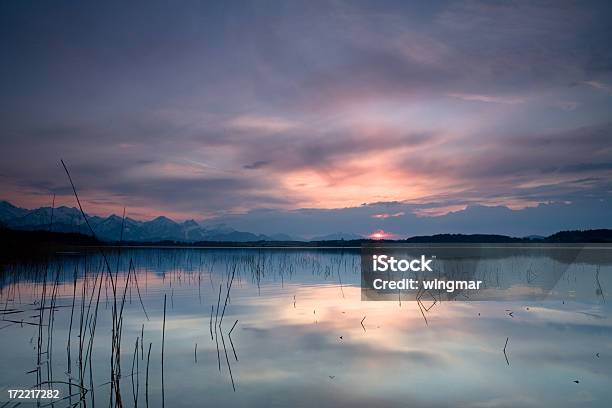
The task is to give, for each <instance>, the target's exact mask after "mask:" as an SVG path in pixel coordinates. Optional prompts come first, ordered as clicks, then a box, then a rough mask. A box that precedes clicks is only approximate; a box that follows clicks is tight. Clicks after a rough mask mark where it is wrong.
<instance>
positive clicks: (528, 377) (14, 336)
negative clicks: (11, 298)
mask: <svg viewBox="0 0 612 408" xmlns="http://www.w3.org/2000/svg"><path fill="white" fill-rule="evenodd" d="M329 256H334V255H333V254H330V255H329ZM305 258H308V259H310V260H312V259H316V261H317V263H318V264H319V265H320V267H321V269H320V270H321V271H325V269H326V267H328V266H329V265H334V262H335V261H334V260H331V259H328V258H326V255H321V254H317V255H312V256H310V257H305ZM267 259H268V260H267V262H268V264H270V265H276V266H278V265H282V264H283V262H284V261H283V262H277V261H271V260H270V258H267ZM183 261H184V259H182V258H180V259H179V260H178V261H176V262H172V263H164V264H163V265H161V266H160V267H159V268H149V267H145V266H139V267H138V268H137V270H138V282H139V285H140V288H141V290H142V295H143V302H144V304H145V307H146V308H147V312H148V314H149V316H150V321H147V320H146V318H145V316H144V314H143V312H142V310H141V306H140V304H139V301H138V298H137V294H136V290H135V288H132V293H131V302H129V301H128V303H126V312H125V316H124V318H125V323H124V324H125V327H124V341H125V345H124V348H125V351H124V352H125V358H124V361H126V364H128V363H129V362H130V361H131V350H132V349H133V346H134V340H135V339H136V337H137V336H138V335H139V334H140V330H141V325H142V324H145V330H144V334H145V336H144V337H145V342H146V343H145V344H148V342H153V352H152V361H151V367H152V373H151V375H152V378H151V382H152V383H154V384H155V387H156V388H155V389H154V390H152V391H151V392H152V395H151V400H152V401H155V404H152V405H154V406H155V405H156V404H157V402H158V401H159V393H158V389H157V387H158V384H159V353H160V340H161V321H162V313H163V296H164V294H166V295H167V296H168V310H167V321H166V346H165V347H166V349H165V352H166V361H165V364H166V366H165V370H166V371H165V381H166V403H167V404H168V405H171V406H196V405H202V399H201V397H200V398H198V397H197V396H195V395H194V393H196V394H197V393H201V394H202V395H203V394H205V395H206V403H207V404H210V405H213V406H247V405H248V406H275V405H276V406H314V405H316V406H357V407H359V406H363V407H365V406H382V407H384V406H389V407H396V406H407V405H410V406H416V407H448V406H449V401H452V405H453V406H463V407H533V406H568V407H570V406H571V407H574V406H583V405H585V404H588V405H590V406H596V407H597V406H600V407H604V406H607V405H608V404H609V401H610V399H612V390H610V387H609V383H610V380H611V379H612V364H610V361H611V360H612V342H611V341H610V339H611V338H612V320H611V319H610V317H609V316H610V311H611V310H610V309H611V307H610V306H609V305H607V304H595V303H579V302H566V303H562V302H561V301H545V302H531V303H527V302H443V303H439V304H437V305H435V306H434V307H433V308H432V309H431V311H430V312H428V313H426V316H427V320H428V323H429V324H426V323H425V321H424V319H423V316H422V314H421V311H420V310H419V308H418V307H417V304H416V303H415V302H407V301H405V302H402V303H401V304H400V302H399V301H397V300H396V301H390V302H362V301H361V295H360V288H359V287H357V286H356V285H355V282H356V279H355V274H354V273H353V272H354V271H352V270H351V271H349V270H341V273H340V278H341V279H342V282H343V285H342V287H340V285H339V283H338V275H337V274H336V273H335V272H334V273H332V274H327V273H321V274H317V273H314V272H312V271H311V272H310V273H309V272H308V268H309V265H311V264H309V263H303V264H301V266H299V267H296V268H295V269H294V270H293V273H292V275H291V276H289V274H286V275H285V276H284V280H281V279H279V271H268V272H267V273H266V274H265V275H263V276H262V277H261V279H259V280H257V279H255V278H254V276H253V275H251V274H249V273H247V270H246V269H245V270H242V271H241V274H240V276H238V277H237V278H236V281H235V282H234V286H233V288H232V291H231V296H230V299H229V302H228V306H227V309H226V314H225V317H224V320H223V325H222V330H223V332H224V335H225V336H226V337H225V342H226V346H227V347H228V353H229V357H230V358H229V360H230V361H229V362H230V364H231V367H232V371H233V375H234V378H235V381H236V385H237V392H236V393H234V392H233V391H232V387H231V383H230V379H229V377H228V371H227V364H226V361H225V354H224V350H223V348H221V349H220V351H219V354H217V348H216V344H215V342H214V341H213V340H211V336H210V314H211V306H212V305H214V306H215V308H216V305H217V301H218V294H219V286H221V288H222V294H221V301H220V302H221V307H223V301H224V296H225V293H226V292H225V290H226V284H227V278H226V276H227V275H226V265H225V264H224V263H222V262H217V265H216V266H215V267H213V268H207V267H202V268H199V269H198V268H197V267H194V266H193V265H183V264H182V263H181V262H183ZM166 267H167V268H166ZM153 269H155V270H157V269H159V270H161V273H159V272H155V273H154V272H152V270H153ZM200 271H201V272H202V273H201V274H200V273H199V272H200ZM208 271H211V272H210V273H209V272H208ZM334 271H335V269H334ZM68 275H69V277H68V278H67V279H66V281H64V282H62V283H60V285H59V287H58V292H59V293H61V294H62V295H63V296H64V297H62V298H61V299H60V303H61V304H62V305H66V304H68V300H69V299H71V296H72V290H73V287H72V281H71V279H70V277H71V276H72V275H71V274H68ZM124 277H125V275H121V274H120V282H121V281H123V279H124ZM88 279H89V283H88V286H87V288H91V287H92V286H91V283H92V282H93V279H94V276H93V275H90V276H89V278H88ZM80 282H82V281H79V285H80ZM78 288H79V289H80V286H78ZM38 289H39V288H36V287H35V286H34V284H33V283H32V282H25V283H21V284H19V290H18V291H16V290H12V289H10V288H9V289H7V291H5V292H4V293H5V295H4V296H6V294H7V293H17V292H18V293H20V294H21V301H22V302H24V303H25V302H28V301H31V300H32V299H33V295H35V294H36V293H37V290H38ZM77 292H78V290H77ZM102 296H103V297H104V296H105V288H104V287H103V295H102ZM128 296H129V292H128ZM294 296H295V298H294ZM29 297H30V299H28V298H29ZM102 301H103V302H104V301H105V299H103V300H102ZM294 301H295V305H294ZM78 304H79V302H78V299H77V306H78ZM109 310H110V309H107V308H106V307H104V308H103V309H102V304H101V313H102V314H103V315H104V316H106V314H107V313H109ZM69 311H70V308H61V309H59V310H58V312H57V315H56V327H55V329H54V330H55V334H56V336H57V337H58V339H60V340H61V341H60V340H58V344H60V343H62V345H63V342H64V341H65V338H66V330H67V318H69V315H70V313H69ZM509 311H511V312H512V313H513V314H512V316H510V315H509ZM364 316H365V320H363V327H362V325H361V321H362V319H363V318H364ZM214 317H215V316H213V319H214ZM235 320H239V323H238V325H237V326H236V329H235V330H234V332H233V333H232V340H233V344H234V346H235V348H236V353H237V357H238V360H239V361H235V360H234V358H233V353H232V350H231V348H230V345H229V344H228V337H227V332H228V331H229V329H230V328H231V326H232V324H233V323H234V321H235ZM364 327H365V329H364ZM108 328H109V326H108V320H107V319H101V320H100V322H99V328H98V334H97V335H96V336H97V337H96V346H97V347H99V348H98V349H97V351H96V354H95V355H94V360H93V361H94V364H95V365H96V367H97V369H98V370H99V371H98V374H96V376H97V378H98V379H99V380H100V381H101V380H103V379H106V377H107V368H108V360H107V355H104V351H105V350H106V348H107V346H108V344H110V343H109V339H108V336H109V330H108ZM3 332H4V333H2V334H3V336H4V337H3V340H2V343H1V344H2V346H3V348H2V350H3V352H2V353H3V356H7V358H6V361H10V363H11V364H15V365H16V366H18V365H19V361H24V367H23V372H25V371H26V370H29V369H31V367H30V365H31V364H30V363H31V362H32V358H31V356H29V355H28V354H27V353H29V352H31V350H29V348H28V349H27V350H26V348H23V347H20V346H19V345H20V344H21V345H22V344H23V343H24V342H26V343H27V340H28V339H29V338H30V337H31V336H32V333H34V330H28V329H27V328H26V329H21V328H19V327H12V328H10V329H6V330H3ZM26 337H27V338H26ZM341 337H342V338H341ZM506 338H509V344H508V357H509V362H510V366H508V365H507V364H506V361H505V359H504V355H503V352H502V349H503V346H504V342H505V340H506ZM195 343H198V351H197V357H198V362H197V364H196V363H195V361H194V354H195V353H194V352H195V350H194V346H195ZM220 343H221V341H220ZM56 349H57V350H59V349H61V347H58V348H56ZM13 352H15V354H16V355H17V356H19V359H15V358H12V357H9V356H11V355H12V354H13ZM145 352H146V350H145ZM57 353H59V351H58V352H57ZM595 353H599V357H596V356H595ZM218 357H220V359H221V370H220V371H219V368H218V367H219V360H218ZM62 358H65V357H63V356H61V355H60V357H58V359H59V360H58V363H57V364H58V365H61V364H63V363H64V360H61V359H62ZM61 367H62V368H63V365H61ZM19 375H21V374H19ZM15 378H21V377H17V375H16V374H15V376H13V374H7V373H2V374H0V383H2V384H14V381H21V380H16V379H15ZM574 379H579V380H580V384H574V383H573V382H572V381H573V380H574ZM141 381H142V378H141ZM128 382H129V381H128ZM125 390H126V392H127V390H129V385H128V384H127V383H126V388H125ZM99 394H101V395H103V394H104V393H99Z"/></svg>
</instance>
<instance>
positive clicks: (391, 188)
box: [0, 1, 612, 233]
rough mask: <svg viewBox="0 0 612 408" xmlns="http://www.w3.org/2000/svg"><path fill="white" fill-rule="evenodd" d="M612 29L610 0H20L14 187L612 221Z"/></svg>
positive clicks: (5, 58) (142, 201)
mask: <svg viewBox="0 0 612 408" xmlns="http://www.w3.org/2000/svg"><path fill="white" fill-rule="evenodd" d="M611 21H612V4H610V3H609V2H591V1H582V2H565V1H550V2H540V1H525V2H510V1H508V2H479V1H467V2H463V1H458V2H455V1H452V2H435V1H433V2H407V1H372V2H368V1H329V2H328V1H325V2H323V1H310V2H287V1H278V2H275V1H257V2H248V1H240V2H234V1H224V2H207V1H201V2H199V1H198V2H189V1H185V2H180V3H175V2H167V1H164V2H158V1H143V2H137V1H134V2H129V4H128V2H112V1H110V2H98V3H93V2H80V1H72V2H67V1H54V2H40V1H5V2H2V3H0V60H1V61H2V63H1V64H0V89H2V91H1V92H0V192H1V193H0V198H1V199H4V200H8V201H10V202H12V203H14V204H16V205H20V206H23V207H27V208H32V207H38V206H42V205H50V204H51V201H52V196H53V194H56V204H66V205H70V206H73V205H74V204H75V203H74V198H73V197H72V196H71V190H70V186H69V184H68V181H67V178H66V175H65V174H64V171H63V169H62V167H61V164H60V159H63V160H64V161H65V162H66V164H67V165H68V167H69V169H70V171H71V173H72V176H73V178H74V180H75V183H76V185H77V188H78V190H79V192H80V194H81V198H82V199H83V202H84V204H85V207H86V209H87V211H88V212H89V213H92V214H101V215H104V214H105V215H108V214H110V213H119V214H120V213H121V212H122V211H123V208H124V207H125V208H126V212H127V214H128V215H130V216H132V217H133V218H140V219H147V218H152V217H155V216H157V215H160V214H163V215H166V216H169V217H172V218H175V219H188V218H194V219H197V220H208V222H221V221H223V222H226V221H232V220H233V222H234V223H235V224H236V225H248V226H250V227H252V228H253V229H256V230H257V229H259V230H267V229H269V228H267V226H268V225H269V224H270V222H277V223H278V222H280V221H279V220H288V219H289V218H290V219H291V220H292V221H291V222H293V224H291V225H292V226H293V227H295V228H296V229H299V228H302V229H304V228H305V226H304V225H301V224H300V223H302V224H303V222H304V220H303V219H301V218H300V217H299V215H300V214H303V213H304V212H309V213H312V214H324V215H325V214H342V216H343V217H346V218H347V219H348V221H347V224H348V225H353V226H354V225H363V227H359V228H356V227H354V228H352V229H353V230H358V231H360V232H361V233H368V232H371V231H374V230H376V229H379V228H383V226H384V227H385V228H387V229H390V230H392V231H397V233H402V231H404V230H405V229H406V228H411V226H413V225H414V224H413V223H415V222H416V223H419V222H423V219H429V220H434V219H435V218H436V217H439V216H448V215H449V214H450V215H452V214H453V213H455V212H461V211H468V210H469V209H470V208H472V209H474V208H476V209H477V208H482V206H496V208H497V207H499V206H502V207H508V208H509V209H511V210H514V211H515V212H516V213H519V212H520V213H521V214H535V213H537V211H533V210H534V209H536V210H537V209H539V210H540V212H543V213H545V212H546V211H548V212H551V211H553V210H552V209H553V208H565V210H563V211H561V212H558V213H556V214H557V218H555V220H557V221H551V224H549V225H547V227H546V228H545V229H546V230H554V229H555V228H556V227H557V226H558V227H559V228H561V227H563V223H562V222H561V223H560V224H559V221H558V220H563V219H565V218H564V217H568V216H569V217H570V218H571V217H572V216H577V214H579V213H581V212H584V211H590V209H593V208H595V207H597V208H600V210H601V212H597V213H594V214H596V215H597V217H595V218H594V219H593V217H591V218H590V219H589V220H590V221H585V220H586V218H585V220H583V221H576V220H570V221H571V223H573V224H572V225H577V226H585V227H586V226H597V224H598V221H597V220H602V218H603V217H605V215H607V214H612V212H611V211H610V209H611V206H610V202H611V198H612V197H611V195H612V177H611V176H612V143H611V141H612V136H611V130H612V117H611V115H610V114H611V112H612V23H611ZM564 206H565V207H564ZM383 207H384V208H387V207H389V208H391V207H392V208H393V212H390V213H387V212H385V211H381V208H383ZM384 208H383V209H384ZM466 208H467V210H466ZM567 208H571V209H572V211H570V212H567ZM545 209H547V210H546V211H545ZM528 210H532V211H531V212H530V211H528ZM521 211H523V212H521ZM525 211H526V212H525ZM262 213H265V214H267V217H265V219H262V218H261V214H262ZM296 214H297V215H296ZM385 214H386V215H385ZM513 214H514V213H513ZM538 214H539V213H538ZM568 214H569V215H568ZM377 215H380V217H376V216H377ZM326 216H327V215H325V216H323V215H322V216H321V217H318V218H317V217H314V218H312V219H311V220H310V221H309V222H311V223H312V228H311V227H308V228H311V229H313V230H320V231H326V228H325V225H326V223H327V222H328V221H326V218H325V217H326ZM535 217H536V218H532V219H530V218H528V217H527V218H526V220H527V221H525V222H527V223H529V222H531V221H533V220H535V219H537V218H538V217H539V215H538V216H535ZM581 217H585V215H584V214H582V215H581ZM477 218H478V217H477ZM610 218H612V217H610ZM257 220H259V223H257ZM415 220H416V221H415ZM530 220H531V221H530ZM581 220H582V218H581ZM287 222H288V221H287ZM490 222H492V221H490ZM490 222H489V224H487V225H488V227H491V228H492V229H494V227H495V224H494V223H493V224H490ZM599 223H600V224H602V225H603V224H605V222H604V221H600V222H599ZM430 224H431V223H430ZM293 227H292V228H293ZM338 228H344V227H342V226H341V225H338ZM279 229H282V225H279ZM349 229H350V228H349ZM277 232H282V231H277ZM313 233H314V232H313Z"/></svg>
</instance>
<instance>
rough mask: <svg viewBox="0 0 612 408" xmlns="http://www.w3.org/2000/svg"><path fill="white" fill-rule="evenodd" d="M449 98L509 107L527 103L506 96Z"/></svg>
mask: <svg viewBox="0 0 612 408" xmlns="http://www.w3.org/2000/svg"><path fill="white" fill-rule="evenodd" d="M449 96H451V97H453V98H457V99H463V100H464V101H475V102H484V103H501V104H507V105H516V104H519V103H525V99H524V98H513V97H505V96H491V95H477V94H456V93H453V94H449Z"/></svg>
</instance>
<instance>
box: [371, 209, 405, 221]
mask: <svg viewBox="0 0 612 408" xmlns="http://www.w3.org/2000/svg"><path fill="white" fill-rule="evenodd" d="M404 214H406V213H405V212H403V211H400V212H396V213H394V214H389V213H382V214H373V215H372V218H376V219H379V220H384V219H387V218H396V217H401V216H403V215H404Z"/></svg>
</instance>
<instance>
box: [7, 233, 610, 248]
mask: <svg viewBox="0 0 612 408" xmlns="http://www.w3.org/2000/svg"><path fill="white" fill-rule="evenodd" d="M380 242H385V243H398V244H401V243H409V244H442V243H473V244H480V243H482V244H499V243H612V230H610V229H596V230H584V231H561V232H557V233H555V234H553V235H550V236H548V237H526V238H515V237H509V236H506V235H494V234H436V235H427V236H416V237H411V238H408V239H404V240H386V241H380V240H368V239H357V240H336V241H253V242H225V241H224V242H214V241H202V242H190V243H185V242H176V241H158V242H124V243H122V244H123V245H138V246H160V245H161V246H188V247H196V246H197V247H314V248H316V247H358V246H361V245H363V244H374V243H380ZM118 244H119V243H117V242H102V241H99V240H97V239H96V238H94V237H92V236H90V235H84V234H78V233H61V232H50V231H21V230H12V229H8V228H2V227H0V245H1V247H0V251H1V252H5V251H12V250H17V249H35V248H38V247H44V246H52V247H54V246H92V245H109V246H110V245H118Z"/></svg>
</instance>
